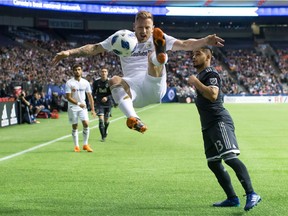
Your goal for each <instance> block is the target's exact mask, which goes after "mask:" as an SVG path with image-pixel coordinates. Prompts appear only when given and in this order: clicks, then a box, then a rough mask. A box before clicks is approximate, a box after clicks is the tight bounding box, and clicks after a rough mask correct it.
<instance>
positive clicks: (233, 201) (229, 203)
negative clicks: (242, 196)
mask: <svg viewBox="0 0 288 216" xmlns="http://www.w3.org/2000/svg"><path fill="white" fill-rule="evenodd" d="M213 206H214V207H239V206H240V201H239V198H238V197H235V198H230V199H226V200H224V201H222V202H217V203H214V204H213Z"/></svg>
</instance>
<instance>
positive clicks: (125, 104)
mask: <svg viewBox="0 0 288 216" xmlns="http://www.w3.org/2000/svg"><path fill="white" fill-rule="evenodd" d="M111 93H112V96H113V98H114V100H115V102H116V103H117V104H118V107H119V109H120V110H121V111H122V112H123V114H124V115H125V116H126V117H127V118H129V117H131V116H132V117H137V118H139V117H138V115H137V114H136V111H135V109H134V107H133V102H132V100H131V98H130V97H129V96H128V94H127V93H126V92H125V90H124V89H123V87H121V86H119V87H115V88H113V89H112V90H111Z"/></svg>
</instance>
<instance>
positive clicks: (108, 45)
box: [99, 35, 113, 52]
mask: <svg viewBox="0 0 288 216" xmlns="http://www.w3.org/2000/svg"><path fill="white" fill-rule="evenodd" d="M112 37H113V35H111V36H109V37H108V38H106V39H105V40H104V41H102V42H100V43H99V44H100V45H101V46H102V47H103V48H104V49H105V50H107V51H108V52H110V51H112V45H111V40H112Z"/></svg>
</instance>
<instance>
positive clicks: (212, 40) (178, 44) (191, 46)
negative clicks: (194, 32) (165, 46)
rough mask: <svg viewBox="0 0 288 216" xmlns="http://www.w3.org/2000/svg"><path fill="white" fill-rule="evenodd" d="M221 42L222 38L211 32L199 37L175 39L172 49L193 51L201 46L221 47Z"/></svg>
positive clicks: (222, 41)
mask: <svg viewBox="0 0 288 216" xmlns="http://www.w3.org/2000/svg"><path fill="white" fill-rule="evenodd" d="M223 43H224V40H223V39H222V38H220V37H218V36H217V35H216V34H213V35H208V36H206V37H204V38H200V39H187V40H177V41H175V43H174V44H173V48H172V50H173V51H177V50H184V51H193V50H195V49H198V48H200V47H203V46H217V47H223V46H224V45H223Z"/></svg>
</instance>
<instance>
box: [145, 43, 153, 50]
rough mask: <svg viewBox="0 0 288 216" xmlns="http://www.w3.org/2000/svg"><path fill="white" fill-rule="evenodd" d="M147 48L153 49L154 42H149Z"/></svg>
mask: <svg viewBox="0 0 288 216" xmlns="http://www.w3.org/2000/svg"><path fill="white" fill-rule="evenodd" d="M146 48H147V49H149V50H150V49H152V42H147V44H146Z"/></svg>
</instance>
